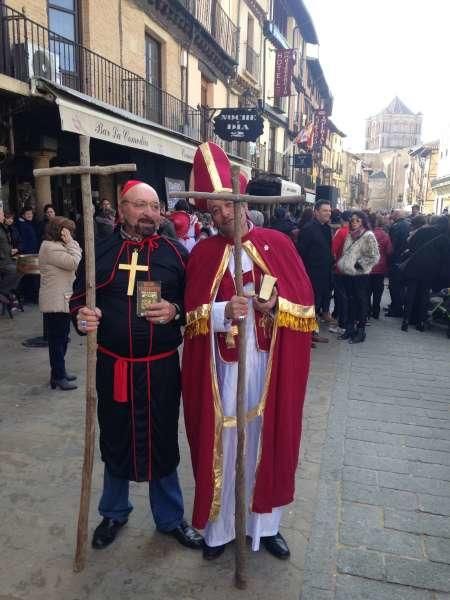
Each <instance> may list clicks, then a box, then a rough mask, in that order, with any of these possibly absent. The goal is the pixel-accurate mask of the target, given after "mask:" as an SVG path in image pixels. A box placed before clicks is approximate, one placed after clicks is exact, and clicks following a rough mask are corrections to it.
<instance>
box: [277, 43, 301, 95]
mask: <svg viewBox="0 0 450 600" xmlns="http://www.w3.org/2000/svg"><path fill="white" fill-rule="evenodd" d="M296 60H297V51H296V50H292V49H290V50H277V53H276V57H275V83H274V96H275V98H281V97H283V96H290V95H291V82H292V74H293V72H294V65H295V61H296Z"/></svg>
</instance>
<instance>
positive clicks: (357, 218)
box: [350, 217, 361, 223]
mask: <svg viewBox="0 0 450 600" xmlns="http://www.w3.org/2000/svg"><path fill="white" fill-rule="evenodd" d="M359 221H361V219H360V218H359V217H352V218H351V219H350V223H358V222H359Z"/></svg>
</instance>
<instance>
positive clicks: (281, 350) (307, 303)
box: [182, 228, 316, 528]
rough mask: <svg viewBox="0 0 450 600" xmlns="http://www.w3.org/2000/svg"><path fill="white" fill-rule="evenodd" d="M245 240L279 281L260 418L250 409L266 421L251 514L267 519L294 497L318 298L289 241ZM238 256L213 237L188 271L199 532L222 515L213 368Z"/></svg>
mask: <svg viewBox="0 0 450 600" xmlns="http://www.w3.org/2000/svg"><path fill="white" fill-rule="evenodd" d="M242 241H243V245H244V248H245V249H246V250H247V251H248V253H249V255H250V256H251V258H252V260H253V261H254V262H255V263H256V264H258V266H259V267H260V268H261V269H262V271H263V272H264V273H269V274H270V275H273V276H275V277H277V279H278V281H277V288H278V309H277V311H276V315H275V320H274V327H273V333H272V341H271V349H270V353H269V363H268V367H267V372H266V382H265V386H264V393H263V396H262V398H261V401H260V404H259V405H258V408H257V411H256V413H255V411H252V412H253V414H258V415H259V414H260V415H261V416H262V431H261V441H262V443H261V447H260V459H259V463H258V466H257V472H256V481H255V487H254V493H253V504H252V510H253V512H256V513H266V512H271V510H272V509H273V508H275V507H278V506H284V505H285V504H288V503H290V502H292V500H293V497H294V487H295V471H296V468H297V463H298V456H299V450H300V435H301V421H302V410H303V401H304V397H305V388H306V382H307V377H308V370H309V357H310V348H311V331H313V330H314V329H315V325H316V321H315V315H314V297H313V291H312V287H311V283H310V281H309V279H308V276H307V274H306V272H305V269H304V266H303V263H302V261H301V259H300V257H299V255H298V253H297V251H296V249H295V247H294V245H293V243H292V242H291V240H290V239H289V238H288V237H287V236H285V235H284V234H282V233H279V232H277V231H274V230H270V229H262V228H254V229H252V230H251V231H250V232H249V233H248V234H247V235H246V236H245V237H243V239H242ZM232 250H233V246H232V241H230V240H228V239H227V238H224V237H223V236H220V235H217V236H214V237H211V238H208V239H206V240H204V241H202V242H200V243H199V244H197V246H196V247H195V248H194V250H193V251H192V254H191V256H190V259H189V262H188V267H187V288H186V295H185V309H186V322H187V326H186V335H185V343H184V350H183V367H182V385H183V402H184V418H185V422H186V430H187V435H188V439H189V444H190V447H191V458H192V466H193V471H194V476H195V482H196V486H195V501H194V514H193V524H194V526H195V527H198V528H203V527H204V526H205V524H206V522H207V521H208V520H214V519H215V518H216V517H217V515H218V514H219V511H220V499H221V486H222V428H223V423H224V420H223V414H222V411H221V402H220V392H219V390H218V386H217V377H216V373H215V368H214V366H213V363H212V352H213V351H214V349H213V348H212V345H211V334H210V330H211V306H212V301H213V300H214V298H215V295H216V292H217V288H218V285H219V283H220V280H221V278H222V276H223V273H224V272H225V270H226V268H227V266H228V258H229V255H230V253H231V252H232Z"/></svg>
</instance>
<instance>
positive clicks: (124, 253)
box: [70, 231, 187, 481]
mask: <svg viewBox="0 0 450 600" xmlns="http://www.w3.org/2000/svg"><path fill="white" fill-rule="evenodd" d="M134 251H137V252H138V265H139V266H148V267H149V269H148V271H137V272H136V281H143V280H151V281H160V282H161V296H162V298H164V299H165V300H168V301H169V302H173V303H176V304H178V305H179V307H180V308H181V312H182V314H184V310H183V294H184V285H185V262H186V260H187V252H186V250H185V248H184V247H183V246H182V245H181V244H179V243H178V242H175V241H172V240H168V239H167V238H165V237H163V236H157V235H156V236H153V237H151V238H146V239H144V240H143V241H142V242H133V241H129V240H124V239H123V238H122V235H121V234H120V231H115V232H114V234H113V235H112V236H111V237H110V238H108V239H106V240H104V241H102V242H101V243H100V244H98V246H97V247H96V259H95V268H96V305H97V307H98V308H100V309H101V311H102V319H101V321H100V325H99V329H98V345H99V349H98V352H97V395H98V420H99V425H100V451H101V456H102V460H103V461H104V462H105V463H106V465H107V467H108V469H109V471H110V473H111V474H112V475H113V476H115V477H121V478H124V479H129V480H131V481H149V480H150V479H158V478H160V477H164V476H166V475H168V474H169V473H171V472H172V471H174V469H175V468H176V467H177V465H178V463H179V459H180V455H179V449H178V415H179V406H180V391H181V386H180V369H179V357H178V351H177V349H178V346H179V345H180V344H181V341H182V336H181V331H180V325H182V324H183V323H182V320H181V319H180V320H178V321H171V322H170V323H167V324H165V325H153V324H151V323H149V322H148V321H147V320H146V319H145V318H142V317H138V316H137V313H136V287H137V286H136V285H135V286H134V291H133V295H131V296H129V295H127V288H128V282H129V276H130V272H129V271H127V270H122V269H119V264H128V265H129V264H130V263H131V259H132V254H133V252H134ZM85 304H86V297H85V277H84V264H83V262H82V263H81V264H80V266H79V268H78V274H77V278H76V281H75V284H74V294H73V296H72V299H71V301H70V310H71V312H72V314H73V315H75V314H76V312H77V310H78V309H79V308H81V307H82V306H84V305H85Z"/></svg>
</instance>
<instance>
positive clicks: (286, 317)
mask: <svg viewBox="0 0 450 600" xmlns="http://www.w3.org/2000/svg"><path fill="white" fill-rule="evenodd" d="M277 325H278V327H287V328H288V329H293V330H294V331H302V332H304V333H310V332H312V331H316V329H317V322H316V319H315V318H314V317H307V318H303V317H297V316H295V315H293V314H291V313H289V312H284V311H279V312H278V314H277Z"/></svg>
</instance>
